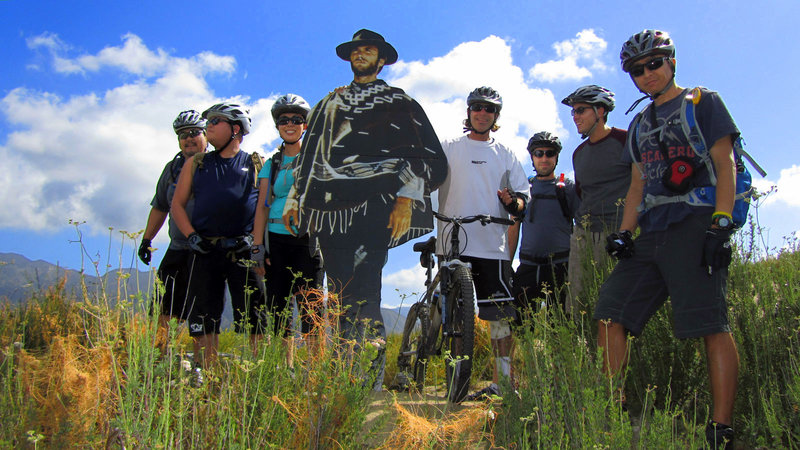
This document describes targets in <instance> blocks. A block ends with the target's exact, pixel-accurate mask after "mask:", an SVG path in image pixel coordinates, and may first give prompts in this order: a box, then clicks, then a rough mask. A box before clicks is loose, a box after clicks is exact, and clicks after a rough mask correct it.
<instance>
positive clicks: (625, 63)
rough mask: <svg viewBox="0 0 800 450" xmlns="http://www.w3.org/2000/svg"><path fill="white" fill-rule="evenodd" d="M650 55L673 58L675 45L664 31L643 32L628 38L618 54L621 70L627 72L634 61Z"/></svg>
mask: <svg viewBox="0 0 800 450" xmlns="http://www.w3.org/2000/svg"><path fill="white" fill-rule="evenodd" d="M650 55H666V56H668V57H670V58H674V57H675V43H674V42H673V41H672V38H670V37H669V34H668V33H667V32H666V31H659V30H644V31H641V32H639V33H636V34H634V35H633V36H631V37H630V38H628V40H627V41H626V42H625V43H624V44H622V50H621V51H620V52H619V59H620V63H621V64H622V70H623V71H625V72H628V71H629V70H630V69H631V65H633V62H634V61H636V60H637V59H640V58H642V57H644V56H650Z"/></svg>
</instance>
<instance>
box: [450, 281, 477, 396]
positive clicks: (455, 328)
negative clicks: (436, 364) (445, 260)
mask: <svg viewBox="0 0 800 450" xmlns="http://www.w3.org/2000/svg"><path fill="white" fill-rule="evenodd" d="M448 291H449V292H448V296H447V315H446V319H447V321H448V325H447V326H446V329H447V330H449V333H448V336H447V338H446V340H445V344H446V345H447V349H448V350H449V351H450V352H449V354H448V355H447V358H446V359H445V364H446V366H445V367H446V376H447V379H446V381H447V399H448V400H449V401H451V402H453V403H459V402H461V401H462V400H464V397H465V396H466V395H467V393H468V392H469V381H470V377H471V376H472V351H473V346H474V341H475V303H474V300H473V298H474V288H473V286H472V274H471V273H470V271H469V269H467V268H466V267H464V266H459V267H456V269H455V270H454V271H453V275H452V278H451V281H450V288H449V290H448Z"/></svg>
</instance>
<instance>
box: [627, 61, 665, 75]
mask: <svg viewBox="0 0 800 450" xmlns="http://www.w3.org/2000/svg"><path fill="white" fill-rule="evenodd" d="M666 59H667V58H665V57H661V58H656V59H651V60H650V61H647V62H646V63H644V64H637V65H635V66H633V67H631V75H632V76H633V77H640V76H642V75H644V69H647V70H649V71H650V72H652V71H654V70H658V69H659V68H660V67H661V66H663V65H664V61H666Z"/></svg>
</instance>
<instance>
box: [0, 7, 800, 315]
mask: <svg viewBox="0 0 800 450" xmlns="http://www.w3.org/2000/svg"><path fill="white" fill-rule="evenodd" d="M35 5H36V6H35V7H34V6H32V4H31V2H24V1H22V0H0V17H3V19H4V20H3V22H4V23H5V24H6V25H5V26H3V27H2V29H0V39H2V42H3V45H2V47H0V60H1V61H3V72H2V76H1V77H0V118H1V119H0V157H1V158H2V161H3V167H2V169H3V170H2V172H0V187H2V189H0V198H2V203H1V204H2V208H0V251H2V252H17V253H21V254H23V255H25V256H26V257H28V258H31V259H44V260H46V261H50V262H53V263H56V262H58V263H60V264H61V265H62V266H66V267H70V268H80V267H81V264H82V263H83V264H84V266H85V267H86V268H87V269H90V270H94V269H93V268H92V267H91V265H90V263H89V262H88V260H86V259H83V260H82V258H85V257H87V256H90V257H92V258H95V259H96V260H98V261H99V263H100V269H101V272H102V271H103V268H104V267H105V266H106V265H108V264H110V265H111V266H112V267H117V266H119V265H122V266H123V267H129V266H132V265H136V264H137V260H136V259H135V257H134V250H135V246H134V245H133V244H131V243H130V242H121V238H122V236H123V235H122V233H121V232H120V231H121V230H127V231H129V232H135V231H139V230H141V229H142V228H144V225H145V221H146V217H147V212H148V210H149V201H150V199H151V198H152V195H153V189H154V187H155V182H156V180H157V178H158V175H159V174H160V172H161V169H162V168H163V166H164V164H165V163H166V162H167V161H168V160H169V159H170V158H171V157H172V155H173V154H174V153H175V152H176V151H177V150H178V149H177V142H176V139H175V135H174V133H173V132H172V129H171V123H172V120H173V119H174V117H175V116H176V115H177V113H178V112H180V111H182V110H184V109H188V108H193V109H197V110H202V109H205V108H207V107H208V106H210V105H211V104H213V103H216V102H218V101H220V100H222V99H231V98H236V99H237V100H239V101H242V102H244V103H246V104H248V105H249V106H250V107H251V110H252V111H253V114H254V131H253V133H252V134H251V135H249V136H248V137H247V138H246V139H245V142H244V146H243V147H244V149H246V150H249V151H253V150H258V151H260V152H262V153H264V154H267V153H270V152H271V151H272V149H274V147H275V146H276V145H277V143H278V142H277V137H278V136H277V132H276V131H275V129H274V126H273V125H272V122H271V120H270V118H269V115H268V110H269V107H270V106H271V104H272V101H273V100H274V99H275V98H276V97H277V96H278V95H281V94H284V93H287V92H293V93H297V94H300V95H302V96H303V97H305V98H306V99H307V100H308V101H309V102H311V103H312V104H313V103H316V102H317V101H318V100H319V99H320V98H322V96H324V95H325V94H327V93H328V92H329V91H330V90H332V89H333V88H335V87H336V86H340V85H344V84H347V83H349V82H350V81H351V79H352V73H351V72H350V69H349V66H348V65H347V64H346V63H344V62H342V61H341V60H339V58H338V57H336V54H335V52H334V48H335V47H336V45H338V44H339V43H341V42H344V41H347V40H349V39H350V37H351V36H352V34H353V33H354V32H355V31H356V30H358V29H360V28H369V29H372V30H375V31H377V32H379V33H381V34H383V35H384V36H385V37H386V39H387V40H388V41H389V42H391V43H392V44H393V45H394V46H395V48H397V50H398V52H399V55H400V61H399V62H398V63H397V64H395V65H394V66H391V67H388V68H387V69H385V70H384V72H383V73H382V74H381V76H382V77H383V78H384V79H386V80H387V81H389V83H390V84H392V85H395V86H398V87H401V88H403V89H405V90H406V91H407V92H408V93H409V94H410V95H412V96H413V97H414V98H416V99H417V100H418V101H419V102H420V103H421V104H422V105H423V107H424V108H425V110H426V112H427V113H428V116H429V118H430V119H431V121H432V123H433V125H434V127H435V128H436V131H437V133H438V134H439V137H440V138H447V137H453V136H458V135H460V133H461V127H460V121H461V119H462V116H463V113H464V107H465V106H464V99H465V98H466V95H467V93H468V92H469V91H470V90H472V89H473V88H475V87H477V86H481V85H491V86H493V87H495V88H496V89H497V90H498V91H500V93H501V95H503V97H504V100H505V107H504V109H503V115H502V117H501V120H500V123H501V125H502V128H501V130H500V131H499V132H498V133H496V137H497V139H499V140H501V141H502V142H504V143H506V144H507V145H509V146H510V147H512V148H513V149H514V150H515V151H516V152H517V154H518V155H519V156H520V158H521V159H522V158H525V159H522V161H523V165H524V167H525V168H526V170H527V171H528V172H530V171H531V167H530V160H529V159H527V156H526V153H525V150H524V149H525V143H526V141H527V139H528V137H529V136H530V135H532V134H533V133H534V132H536V131H540V130H550V131H554V132H556V133H558V134H559V135H560V136H561V138H562V141H563V142H564V147H565V153H564V154H563V155H564V156H566V155H568V154H569V153H570V152H571V149H574V148H575V147H576V146H577V145H578V144H579V142H580V139H579V136H578V135H577V134H576V132H575V129H574V126H573V125H572V122H571V119H570V117H569V110H568V109H567V108H566V107H564V106H562V105H560V100H561V99H562V98H563V97H564V96H566V95H567V94H569V93H570V92H572V91H573V90H574V89H575V88H576V87H578V86H581V85H585V84H600V85H603V86H606V87H608V88H610V89H611V90H613V91H614V92H615V93H616V94H617V105H618V106H617V109H616V110H615V111H614V112H612V113H611V117H610V119H609V122H610V124H611V125H613V126H617V127H620V128H626V127H627V124H628V122H629V121H630V116H624V111H625V110H626V109H627V107H628V106H629V105H630V104H631V103H632V102H633V101H634V100H636V99H637V98H638V92H637V91H636V89H635V88H634V86H633V84H632V83H631V81H630V79H629V78H628V77H627V75H625V74H624V73H622V71H621V70H620V69H619V58H618V55H619V49H620V46H621V44H622V43H623V42H624V41H625V40H626V39H627V38H628V37H629V36H630V35H631V34H633V33H635V32H637V31H640V30H642V29H644V28H659V29H663V30H667V31H669V32H670V34H671V35H672V37H673V38H674V40H675V42H676V45H677V49H678V50H677V59H678V67H677V79H678V83H679V84H680V85H682V86H687V87H690V86H695V85H703V86H707V87H710V88H712V89H715V90H718V91H719V92H720V93H721V94H722V95H723V98H724V99H725V101H726V103H727V105H728V107H729V108H730V110H731V112H732V113H733V116H734V117H735V119H736V121H737V124H738V125H739V127H740V128H741V130H742V131H743V133H744V136H745V138H746V141H747V143H748V149H749V151H750V152H751V154H753V155H754V156H755V157H756V159H757V160H758V161H759V162H760V163H761V164H762V165H763V166H764V168H765V169H766V170H767V172H769V175H768V176H767V178H766V179H763V180H762V179H759V180H758V181H757V185H758V186H759V187H760V188H762V189H767V188H768V187H769V186H772V185H776V186H777V187H778V190H777V192H776V193H774V194H772V195H771V196H769V197H768V199H767V201H766V202H764V204H763V205H762V206H761V207H760V208H759V210H758V215H759V219H760V224H761V226H764V227H766V228H767V230H766V232H767V233H768V237H769V245H770V246H771V247H779V246H781V245H782V242H783V241H782V237H783V236H787V235H789V234H791V233H793V232H794V231H795V230H797V229H800V152H798V151H797V150H798V148H797V147H798V144H797V140H796V139H795V138H794V134H793V132H792V130H795V128H794V127H795V126H797V125H796V124H795V125H792V120H793V119H792V117H794V116H793V112H794V110H795V108H796V106H797V105H800V94H798V89H797V83H796V82H795V81H796V75H797V72H798V69H800V63H798V58H797V55H798V54H800V52H798V44H797V43H796V41H797V39H796V38H795V37H794V35H793V33H792V32H791V31H790V30H793V29H794V28H795V26H796V24H795V22H796V18H797V17H800V3H798V2H796V1H794V0H786V1H772V2H767V3H763V4H755V3H754V2H744V1H726V2H722V1H685V2H684V1H677V2H669V3H666V2H650V3H648V5H650V6H642V5H643V4H637V5H636V6H632V5H633V3H632V2H616V1H611V2H602V3H598V2H556V1H524V2H510V1H508V2H505V1H501V2H476V1H459V2H452V1H440V2H430V1H427V2H422V1H406V2H361V3H346V2H319V1H307V2H238V3H222V2H208V3H206V2H192V3H185V2H151V1H140V2H127V3H118V2H104V3H102V4H100V3H97V2H88V1H73V2H52V1H45V2H36V3H35ZM558 170H559V171H561V172H566V173H567V174H570V173H571V172H572V167H571V166H570V159H569V158H567V157H563V156H562V158H561V162H560V165H559V169H558ZM70 220H75V221H80V222H83V221H85V222H86V223H85V224H83V225H81V226H80V228H79V229H80V230H81V232H82V238H81V239H82V241H83V243H84V246H85V251H84V252H82V251H81V249H80V246H79V245H77V244H76V243H74V242H73V241H75V240H76V239H77V238H78V235H77V232H76V228H75V227H74V226H73V225H71V224H70V223H69V221H70ZM110 227H111V228H113V229H112V230H109V228H110ZM166 238H167V236H166V227H165V229H163V230H162V231H161V233H159V236H158V240H157V241H156V246H158V247H160V248H166ZM162 254H163V251H159V252H156V254H155V255H154V259H155V263H156V264H157V263H158V261H159V260H160V257H161V255H162ZM82 261H83V262H82ZM417 261H418V260H417V258H416V256H415V255H414V254H412V252H411V250H410V245H406V246H402V247H400V248H398V249H395V250H392V251H391V252H390V260H389V263H388V264H387V266H386V267H385V269H384V285H385V286H384V303H385V304H397V303H398V302H399V300H398V294H397V292H396V291H395V290H396V289H399V290H400V292H405V293H410V292H412V291H416V290H418V288H414V286H418V285H420V284H421V282H420V280H421V271H420V270H419V269H417V265H418V264H417ZM139 267H140V268H142V267H143V266H142V265H141V263H139Z"/></svg>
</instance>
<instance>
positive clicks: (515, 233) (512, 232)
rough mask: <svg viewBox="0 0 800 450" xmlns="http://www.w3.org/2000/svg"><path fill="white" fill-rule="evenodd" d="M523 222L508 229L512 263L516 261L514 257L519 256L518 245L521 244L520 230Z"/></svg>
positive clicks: (516, 223) (509, 251)
mask: <svg viewBox="0 0 800 450" xmlns="http://www.w3.org/2000/svg"><path fill="white" fill-rule="evenodd" d="M521 225H522V222H515V223H514V225H511V226H510V227H508V230H507V231H506V235H507V236H508V254H509V257H510V258H511V261H514V256H516V254H517V244H518V243H519V229H520V226H521Z"/></svg>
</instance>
